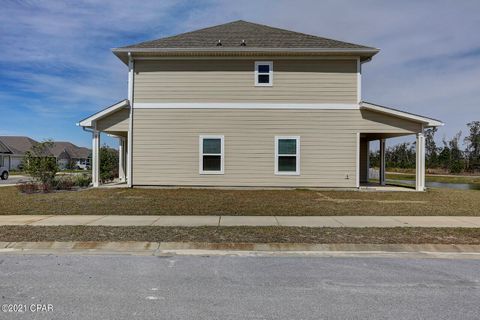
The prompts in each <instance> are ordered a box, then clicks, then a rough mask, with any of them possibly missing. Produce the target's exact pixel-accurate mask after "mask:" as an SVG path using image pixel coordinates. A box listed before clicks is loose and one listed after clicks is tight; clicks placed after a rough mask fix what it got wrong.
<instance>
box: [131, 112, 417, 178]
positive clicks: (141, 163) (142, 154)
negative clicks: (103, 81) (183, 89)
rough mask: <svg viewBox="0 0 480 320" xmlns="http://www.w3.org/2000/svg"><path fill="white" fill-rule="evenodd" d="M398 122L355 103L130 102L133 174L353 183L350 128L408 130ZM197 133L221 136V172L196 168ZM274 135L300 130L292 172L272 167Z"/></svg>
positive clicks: (353, 139) (353, 152)
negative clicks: (192, 105) (333, 106)
mask: <svg viewBox="0 0 480 320" xmlns="http://www.w3.org/2000/svg"><path fill="white" fill-rule="evenodd" d="M379 116H380V117H379ZM370 117H373V118H375V119H376V120H375V121H373V120H371V119H370ZM403 122H404V121H403V120H401V119H394V118H391V117H388V116H385V115H378V114H372V113H371V112H361V111H360V110H285V109H281V110H280V109H277V110H275V109H134V118H133V127H134V135H133V145H132V147H133V181H132V182H133V184H134V185H200V186H214V185H216V186H293V187H302V186H306V187H355V174H356V172H355V170H356V161H357V160H356V148H357V135H356V133H357V132H370V131H371V132H399V133H402V132H403V133H406V132H409V131H408V129H406V128H411V127H412V126H411V123H408V122H407V123H403ZM395 125H399V127H397V126H395ZM415 127H416V128H418V127H417V125H415ZM200 135H223V136H224V137H225V138H224V139H225V174H223V175H200V174H199V136H200ZM275 136H300V172H301V174H300V175H299V176H279V175H275V174H274V168H275V163H274V161H275V150H274V140H275Z"/></svg>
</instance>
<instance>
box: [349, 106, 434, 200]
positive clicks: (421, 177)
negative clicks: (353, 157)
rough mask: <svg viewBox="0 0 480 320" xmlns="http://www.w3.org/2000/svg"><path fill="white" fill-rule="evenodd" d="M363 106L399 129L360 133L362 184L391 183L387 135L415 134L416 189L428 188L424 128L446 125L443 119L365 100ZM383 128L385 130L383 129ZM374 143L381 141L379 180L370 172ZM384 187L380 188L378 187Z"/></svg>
mask: <svg viewBox="0 0 480 320" xmlns="http://www.w3.org/2000/svg"><path fill="white" fill-rule="evenodd" d="M361 110H362V112H364V117H365V118H368V119H370V120H374V121H377V122H382V123H385V124H387V122H388V125H389V126H390V128H394V127H396V129H395V130H392V131H390V132H388V130H386V131H387V132H384V131H383V130H368V129H367V130H364V131H362V132H360V133H359V141H358V145H359V150H358V153H359V154H358V157H359V159H358V163H359V186H360V187H367V186H368V187H375V188H377V189H379V190H380V189H381V187H384V186H386V185H387V183H386V178H385V173H386V142H387V139H391V138H396V137H403V136H411V135H414V136H415V190H416V191H425V135H424V130H425V129H426V128H429V127H437V126H442V125H443V123H442V122H440V121H438V120H435V119H431V118H427V117H423V116H419V115H415V114H411V113H408V112H404V111H400V110H396V109H392V108H388V107H384V106H380V105H376V104H372V103H367V102H362V103H361ZM372 115H384V116H387V118H376V117H375V116H373V117H372ZM382 131H383V132H382ZM373 143H378V150H379V169H378V177H376V179H377V180H378V183H374V182H372V177H371V176H370V169H371V168H370V150H371V149H372V145H373ZM378 187H380V188H378Z"/></svg>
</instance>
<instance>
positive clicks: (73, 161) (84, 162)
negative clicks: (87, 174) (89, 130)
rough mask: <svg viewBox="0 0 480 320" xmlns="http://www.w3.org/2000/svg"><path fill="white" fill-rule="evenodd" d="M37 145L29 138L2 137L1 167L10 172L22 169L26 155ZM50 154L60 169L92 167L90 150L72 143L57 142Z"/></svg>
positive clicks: (0, 142) (0, 147) (0, 148)
mask: <svg viewBox="0 0 480 320" xmlns="http://www.w3.org/2000/svg"><path fill="white" fill-rule="evenodd" d="M37 143H38V141H35V140H33V139H31V138H29V137H23V136H0V166H4V167H6V168H8V169H9V170H18V169H21V164H22V161H23V158H24V156H25V153H26V152H27V151H31V150H32V147H33V146H34V145H35V144H37ZM49 152H50V154H51V155H52V156H54V157H55V158H56V159H57V163H58V166H59V167H60V169H67V168H74V169H75V168H78V169H87V168H89V167H90V160H89V157H90V154H91V151H90V149H88V148H84V147H78V146H76V145H74V144H73V143H71V142H65V141H56V142H54V145H53V147H52V148H50V150H49Z"/></svg>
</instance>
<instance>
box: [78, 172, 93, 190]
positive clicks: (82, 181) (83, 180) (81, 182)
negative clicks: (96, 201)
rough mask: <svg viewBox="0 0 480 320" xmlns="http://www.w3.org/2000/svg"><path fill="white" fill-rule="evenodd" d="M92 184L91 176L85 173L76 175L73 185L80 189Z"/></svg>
mask: <svg viewBox="0 0 480 320" xmlns="http://www.w3.org/2000/svg"><path fill="white" fill-rule="evenodd" d="M90 183H92V176H91V175H89V174H86V173H82V174H78V175H76V176H75V179H74V184H75V186H77V187H80V188H86V187H88V186H89V185H90Z"/></svg>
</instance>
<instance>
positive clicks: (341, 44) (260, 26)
mask: <svg viewBox="0 0 480 320" xmlns="http://www.w3.org/2000/svg"><path fill="white" fill-rule="evenodd" d="M232 25H233V26H235V25H238V28H239V31H242V30H241V28H242V27H244V26H249V27H250V28H252V27H253V28H257V29H258V32H259V33H262V32H263V33H264V36H265V37H266V39H265V40H269V38H268V32H272V33H276V35H275V36H276V37H281V36H282V34H283V35H284V36H285V35H287V36H288V35H290V36H298V37H300V40H305V41H310V42H313V41H315V40H317V42H330V43H332V44H334V46H335V47H356V48H357V49H372V50H378V49H376V48H374V47H370V46H365V45H359V44H355V43H352V42H346V41H342V40H336V39H332V38H326V37H323V36H319V35H313V34H308V33H304V32H298V31H293V30H288V29H283V28H279V27H273V26H269V25H266V24H261V23H257V22H250V21H246V20H235V21H231V22H227V23H222V24H218V25H213V26H209V27H204V28H201V29H197V30H192V31H188V32H183V33H179V34H175V35H170V36H167V37H162V38H158V39H153V40H147V41H142V42H138V43H135V44H132V45H127V46H122V47H118V48H115V49H113V50H114V51H115V50H119V49H131V48H142V47H143V48H148V47H149V46H155V45H156V44H158V43H161V42H164V43H165V42H166V43H169V42H170V43H171V41H172V40H173V41H175V40H176V39H175V38H179V39H178V40H177V41H182V40H181V39H182V38H183V41H185V40H184V38H185V37H188V36H191V35H194V34H199V36H198V37H199V39H201V38H202V36H204V33H205V32H206V31H207V32H208V31H209V30H212V29H213V30H215V29H218V32H219V33H220V34H222V32H223V35H225V31H227V33H228V32H232V34H233V35H237V34H238V32H237V30H235V29H233V31H231V30H223V29H222V28H225V27H228V26H232ZM262 29H263V30H262ZM247 31H248V30H247ZM265 33H267V35H265ZM207 34H208V33H207ZM210 36H211V34H210ZM246 36H247V37H251V34H248V33H247V34H246ZM228 38H229V37H227V39H217V40H221V41H223V40H227V42H228V40H231V37H230V39H228ZM302 38H303V39H302ZM209 40H210V41H212V39H209ZM194 41H196V40H194ZM291 41H292V44H293V45H290V47H291V48H293V47H295V40H291ZM211 45H212V46H213V45H214V44H213V43H211ZM319 46H321V45H318V44H317V46H315V45H312V48H315V47H319ZM172 47H175V45H173V46H172ZM194 47H197V46H196V45H194ZM207 47H208V46H207ZM255 47H262V46H255V45H254V46H253V47H252V48H255ZM274 47H275V46H272V48H274ZM298 47H305V46H302V45H300V46H298Z"/></svg>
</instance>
